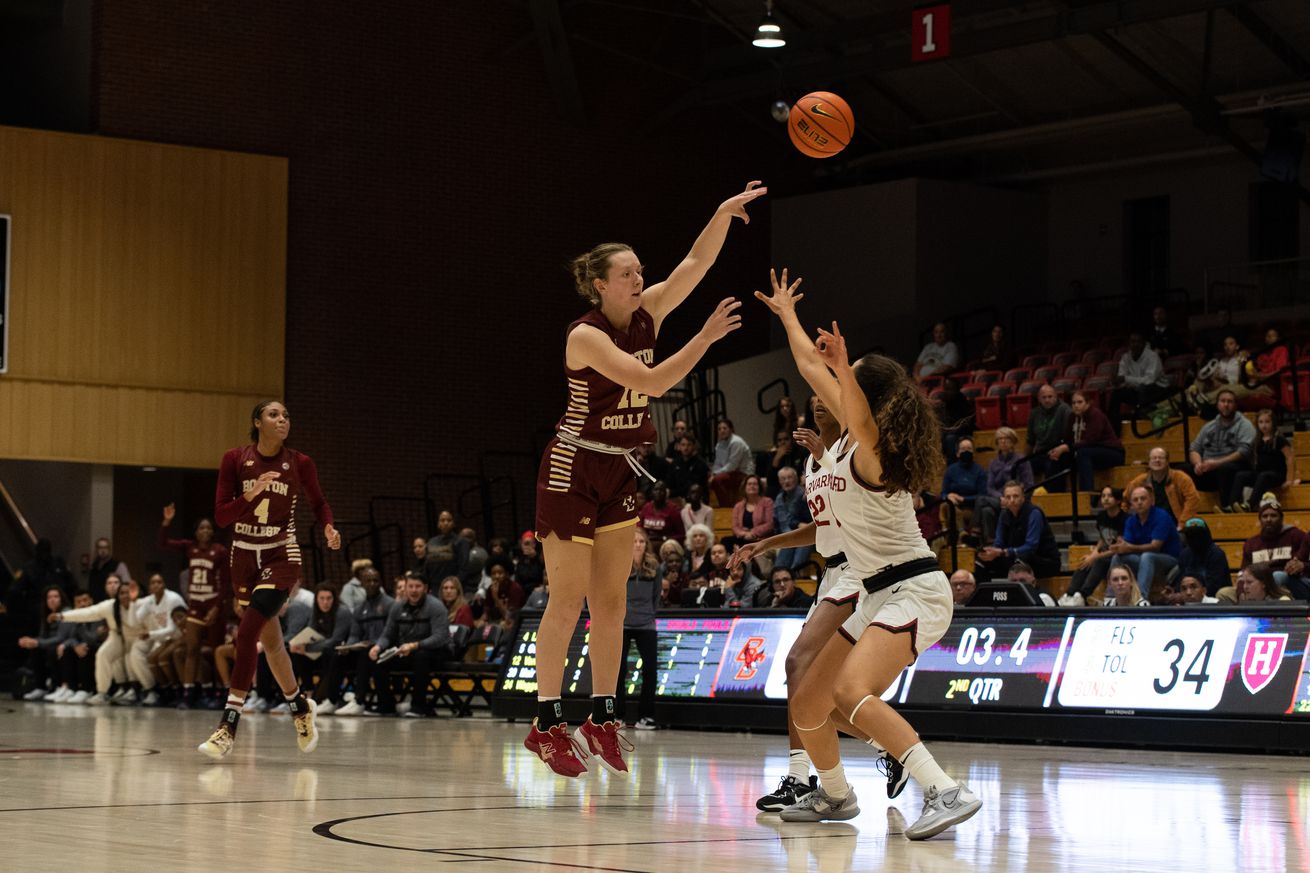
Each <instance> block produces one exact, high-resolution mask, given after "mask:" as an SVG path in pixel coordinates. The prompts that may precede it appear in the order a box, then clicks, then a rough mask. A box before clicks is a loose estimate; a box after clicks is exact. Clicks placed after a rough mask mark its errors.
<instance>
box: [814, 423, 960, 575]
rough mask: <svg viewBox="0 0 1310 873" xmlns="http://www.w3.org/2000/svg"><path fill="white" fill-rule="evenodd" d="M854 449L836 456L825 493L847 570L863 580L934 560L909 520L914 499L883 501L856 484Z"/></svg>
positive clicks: (882, 495) (904, 494) (901, 494)
mask: <svg viewBox="0 0 1310 873" xmlns="http://www.w3.org/2000/svg"><path fill="white" fill-rule="evenodd" d="M858 446H859V444H858V443H856V444H854V445H853V446H850V447H848V448H844V449H843V450H842V451H841V453H840V454H838V455H837V459H836V460H837V464H836V467H835V469H834V470H833V472H832V474H831V482H830V485H829V490H828V499H829V501H830V503H831V504H832V512H833V516H834V517H835V521H836V526H837V527H839V528H840V530H841V538H842V543H843V545H844V546H845V549H844V551H845V552H846V560H847V561H848V562H849V567H850V570H851V571H852V572H854V573H855V574H857V575H858V576H859V577H860V578H862V579H863V578H868V577H869V576H872V575H873V574H874V573H877V572H878V571H879V570H881V569H883V568H884V567H888V566H891V565H893V564H903V563H905V562H906V561H913V560H917V559H918V558H936V557H937V556H936V554H934V552H933V550H932V549H930V548H928V543H927V542H925V541H924V539H923V533H922V532H921V531H920V530H919V522H918V520H917V519H916V518H915V517H914V497H913V496H912V495H911V494H910V493H909V492H908V491H898V492H897V493H896V494H894V495H888V493H887V492H886V491H885V490H883V489H882V488H881V487H873V486H871V485H869V484H867V483H865V482H862V481H861V480H860V478H859V476H858V475H857V474H856V472H855V470H854V469H853V468H852V466H851V460H852V459H853V458H854V457H855V450H856V448H858Z"/></svg>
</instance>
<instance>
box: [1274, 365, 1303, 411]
mask: <svg viewBox="0 0 1310 873" xmlns="http://www.w3.org/2000/svg"><path fill="white" fill-rule="evenodd" d="M1297 366H1298V368H1299V367H1300V364H1299V363H1298V365H1297ZM1278 388H1279V391H1278V402H1279V403H1280V404H1282V406H1283V408H1284V409H1295V408H1296V402H1297V400H1300V402H1301V411H1302V412H1305V411H1306V410H1310V370H1301V369H1298V370H1297V373H1296V393H1297V395H1299V397H1298V396H1293V394H1292V374H1291V373H1284V374H1283V375H1282V376H1281V377H1280V378H1279V384H1278Z"/></svg>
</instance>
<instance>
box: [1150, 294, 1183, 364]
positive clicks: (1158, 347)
mask: <svg viewBox="0 0 1310 873" xmlns="http://www.w3.org/2000/svg"><path fill="white" fill-rule="evenodd" d="M1146 342H1147V344H1148V345H1149V346H1150V347H1151V349H1152V350H1153V351H1154V352H1155V353H1156V354H1157V355H1159V356H1160V359H1161V360H1163V359H1165V358H1168V357H1170V356H1171V355H1180V354H1182V353H1183V352H1185V351H1187V337H1185V336H1183V335H1182V334H1180V333H1177V332H1176V331H1174V330H1171V329H1170V327H1169V310H1168V309H1166V308H1165V307H1163V306H1156V307H1154V308H1152V309H1151V329H1150V330H1149V331H1147V333H1146Z"/></svg>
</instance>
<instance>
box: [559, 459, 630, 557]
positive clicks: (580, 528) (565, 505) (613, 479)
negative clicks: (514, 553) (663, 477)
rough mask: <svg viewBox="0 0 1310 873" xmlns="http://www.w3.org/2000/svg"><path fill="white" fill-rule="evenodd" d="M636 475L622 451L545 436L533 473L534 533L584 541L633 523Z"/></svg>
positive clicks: (576, 541)
mask: <svg viewBox="0 0 1310 873" xmlns="http://www.w3.org/2000/svg"><path fill="white" fill-rule="evenodd" d="M636 493H637V479H636V476H634V475H633V472H632V468H631V467H630V466H628V462H627V461H626V460H625V459H624V457H623V456H622V455H607V454H603V453H601V452H593V451H591V450H590V449H583V448H578V447H576V446H572V445H569V444H568V443H564V442H560V439H559V437H555V438H554V439H552V440H551V441H550V445H548V446H547V447H546V452H545V454H544V455H543V456H542V458H541V469H540V470H539V471H538V473H537V525H536V530H537V539H539V540H544V539H546V537H547V536H549V535H550V534H552V533H553V534H555V535H556V536H557V537H559V538H560V539H562V540H571V541H573V542H575V543H587V544H588V545H590V544H591V543H593V542H594V541H595V539H596V534H598V533H604V532H605V531H608V530H618V529H619V528H624V527H630V526H632V525H635V524H636V523H637V498H636Z"/></svg>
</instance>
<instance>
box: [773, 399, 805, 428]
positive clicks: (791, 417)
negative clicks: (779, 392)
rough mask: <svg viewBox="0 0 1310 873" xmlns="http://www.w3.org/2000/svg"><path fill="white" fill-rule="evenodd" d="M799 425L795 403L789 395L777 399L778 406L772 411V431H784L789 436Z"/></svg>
mask: <svg viewBox="0 0 1310 873" xmlns="http://www.w3.org/2000/svg"><path fill="white" fill-rule="evenodd" d="M799 426H800V416H799V415H798V413H797V409H796V404H795V402H793V401H792V399H791V398H790V397H786V396H784V397H781V398H779V399H778V408H777V409H775V410H774V412H773V432H774V433H775V434H777V433H785V434H787V436H791V435H792V432H793V431H795V430H796V428H797V427H799Z"/></svg>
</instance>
